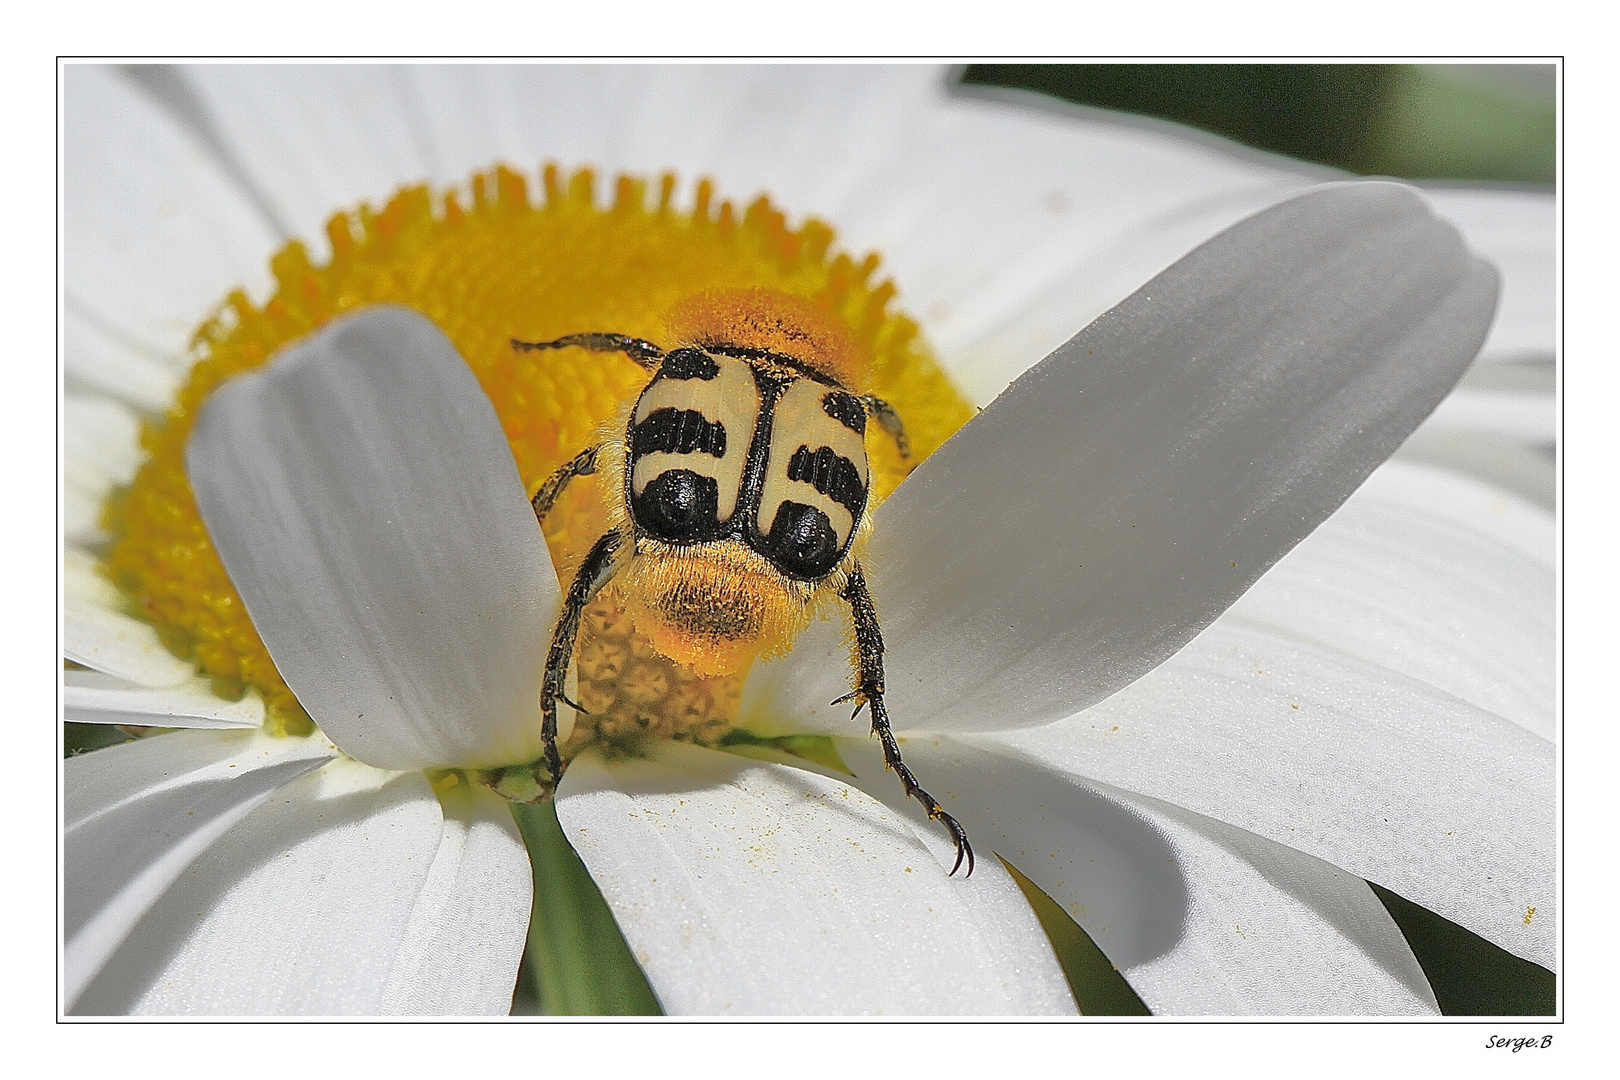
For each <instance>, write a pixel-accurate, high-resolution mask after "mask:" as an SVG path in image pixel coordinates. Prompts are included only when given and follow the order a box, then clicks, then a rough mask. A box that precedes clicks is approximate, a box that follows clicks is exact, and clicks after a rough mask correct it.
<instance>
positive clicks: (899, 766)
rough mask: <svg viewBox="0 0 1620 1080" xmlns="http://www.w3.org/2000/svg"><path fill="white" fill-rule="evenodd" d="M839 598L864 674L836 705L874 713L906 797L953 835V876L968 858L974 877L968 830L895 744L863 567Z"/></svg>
mask: <svg viewBox="0 0 1620 1080" xmlns="http://www.w3.org/2000/svg"><path fill="white" fill-rule="evenodd" d="M839 595H840V596H842V597H843V598H844V599H845V600H846V601H848V602H849V609H850V611H851V613H853V615H854V617H855V647H856V651H857V652H858V653H859V664H860V671H859V673H858V681H857V685H856V687H855V690H854V691H853V692H852V693H849V694H846V695H844V696H843V697H841V698H839V699H838V701H835V702H833V704H834V705H837V704H839V702H844V701H854V702H856V706H855V716H859V715H860V713H861V709H862V708H870V709H871V710H872V734H874V735H876V736H877V737H878V741H879V742H881V743H882V744H883V764H884V765H885V766H887V767H888V768H889V769H891V770H893V772H894V774H895V775H896V776H898V777H899V778H900V786H901V787H903V788H904V789H905V792H906V795H907V796H908V797H909V798H913V799H916V800H917V801H918V802H920V803H922V804H923V808H924V809H925V810H927V811H928V816H929V817H930V818H933V819H934V820H935V821H937V822H939V823H940V824H941V825H944V826H945V828H946V830H947V831H949V832H950V834H951V839H952V840H953V841H954V842H955V843H956V865H955V866H952V867H951V873H952V875H954V874H955V873H956V872H957V871H958V870H960V869H961V868H962V860H963V859H966V860H967V868H968V869H967V872H968V876H970V877H971V876H972V874H973V848H972V846H970V845H969V844H968V838H967V832H966V830H964V829H963V828H962V826H961V825H959V824H957V821H956V819H955V818H953V817H951V815H949V814H947V813H946V812H945V809H944V807H942V806H940V805H939V801H938V800H936V799H935V798H934V797H933V796H932V795H930V794H928V792H926V791H924V790H923V789H922V787H921V786H920V785H919V784H918V783H917V778H916V777H915V776H912V775H911V770H910V769H908V768H906V763H905V762H904V761H901V760H900V745H899V743H897V742H895V739H894V732H893V731H892V730H890V728H889V710H888V709H887V708H886V707H885V706H884V704H883V635H882V633H880V632H879V630H878V622H877V609H876V608H874V607H873V606H872V594H871V593H869V592H867V591H866V577H865V575H864V574H862V573H861V568H860V566H859V565H856V567H855V570H854V572H853V573H851V574H850V575H849V582H848V583H847V584H846V585H845V586H844V590H843V592H842V593H840V594H839ZM853 718H854V717H851V719H853Z"/></svg>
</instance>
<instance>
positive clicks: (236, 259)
mask: <svg viewBox="0 0 1620 1080" xmlns="http://www.w3.org/2000/svg"><path fill="white" fill-rule="evenodd" d="M62 134H63V166H64V169H63V185H64V190H63V194H64V197H65V205H66V212H65V214H64V216H63V244H64V250H63V254H64V271H65V276H66V282H67V298H68V310H69V312H70V313H73V312H75V309H77V311H78V312H80V313H85V314H88V315H89V316H90V319H89V320H88V321H89V322H91V323H93V324H95V325H97V326H99V327H100V328H101V330H102V331H103V333H102V338H103V339H104V340H103V341H101V342H97V343H96V344H95V347H101V348H110V349H112V350H113V351H114V352H118V351H120V350H121V351H122V352H123V353H125V354H127V359H128V361H129V362H130V363H131V364H134V365H137V366H138V365H140V364H142V363H145V364H158V365H164V364H174V363H176V362H178V361H180V360H181V359H182V356H183V353H184V351H185V346H186V342H187V340H188V339H189V338H190V336H191V334H192V332H193V331H194V330H196V328H197V324H198V323H200V322H201V321H202V319H203V316H204V315H206V314H207V313H208V312H209V311H210V310H211V309H212V308H213V307H214V305H216V304H218V303H219V302H220V301H221V300H222V299H224V296H225V293H226V291H227V290H229V289H231V288H233V287H235V286H246V287H249V288H251V289H252V290H254V291H255V293H262V291H263V289H264V286H265V285H266V284H267V282H268V275H267V273H266V259H267V256H268V255H269V254H270V252H271V251H273V250H274V248H275V237H274V235H273V234H272V233H270V231H269V230H268V229H267V228H266V226H265V225H264V223H263V221H262V220H261V218H260V217H259V215H258V213H257V212H256V211H255V210H254V209H253V207H252V205H251V203H249V202H248V201H247V200H246V199H245V198H243V197H242V195H241V194H240V193H239V192H238V190H237V188H236V187H235V185H234V184H233V183H232V182H231V181H230V180H229V179H228V178H227V177H226V176H225V174H224V173H223V172H221V171H220V169H219V168H218V167H217V166H216V165H215V163H214V162H213V160H212V159H211V158H210V157H209V156H208V154H207V153H206V152H205V151H204V150H203V149H202V148H201V146H200V145H199V144H198V143H197V141H196V140H195V139H194V138H193V137H192V136H191V135H190V134H188V133H187V132H186V131H185V130H184V129H183V128H182V127H181V126H180V125H178V124H176V123H175V122H174V120H172V119H171V118H170V117H169V116H168V114H166V113H165V112H164V111H163V110H162V109H161V108H160V107H159V106H157V105H156V104H155V103H154V102H153V101H152V100H151V99H150V98H148V97H147V96H146V95H144V94H142V93H141V92H140V91H139V90H137V89H136V88H135V87H134V86H133V85H132V84H131V83H130V82H129V81H128V80H127V79H126V78H124V77H123V76H122V75H120V74H119V73H118V72H117V70H116V69H115V68H110V67H105V66H101V65H92V64H69V65H67V67H66V68H65V69H64V73H63V131H62ZM69 328H70V334H69V338H68V342H67V365H68V372H69V374H73V373H74V372H75V371H76V370H77V369H78V367H79V366H80V364H81V362H82V361H83V360H85V359H86V357H84V356H83V355H81V352H80V347H79V344H78V343H76V341H75V337H74V333H73V321H72V320H71V319H70V322H69ZM114 366H116V365H114ZM143 404H145V403H144V402H143ZM158 404H159V407H162V406H163V405H166V404H167V402H166V401H163V402H159V403H158Z"/></svg>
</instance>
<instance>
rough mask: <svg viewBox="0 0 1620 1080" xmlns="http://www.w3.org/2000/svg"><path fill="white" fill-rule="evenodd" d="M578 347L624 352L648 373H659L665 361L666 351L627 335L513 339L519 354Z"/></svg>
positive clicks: (595, 350)
mask: <svg viewBox="0 0 1620 1080" xmlns="http://www.w3.org/2000/svg"><path fill="white" fill-rule="evenodd" d="M569 346H577V347H579V348H581V349H588V350H590V351H591V352H604V353H612V352H622V353H624V355H626V356H628V357H629V358H630V359H632V360H634V361H635V362H636V363H638V364H640V365H641V366H642V367H644V368H646V369H647V370H648V371H657V370H658V364H659V362H660V361H661V360H663V359H664V350H663V349H660V348H659V347H658V346H656V345H654V344H653V343H652V342H650V341H644V340H642V339H641V338H633V337H630V336H629V335H627V334H568V335H566V336H564V337H560V338H558V339H556V340H555V341H519V340H518V339H517V338H513V339H512V348H514V349H516V350H517V351H518V352H538V351H539V350H541V349H566V348H568V347H569Z"/></svg>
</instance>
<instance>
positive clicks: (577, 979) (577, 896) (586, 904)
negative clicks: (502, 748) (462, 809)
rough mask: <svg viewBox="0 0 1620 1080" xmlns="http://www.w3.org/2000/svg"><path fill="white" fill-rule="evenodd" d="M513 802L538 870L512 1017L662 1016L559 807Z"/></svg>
mask: <svg viewBox="0 0 1620 1080" xmlns="http://www.w3.org/2000/svg"><path fill="white" fill-rule="evenodd" d="M511 805H512V816H513V818H515V819H516V820H517V824H518V829H519V830H521V831H522V833H523V842H524V843H525V844H526V845H528V848H529V864H530V865H531V866H532V867H533V868H534V910H533V911H532V913H531V914H530V916H529V942H528V947H527V948H526V949H525V950H524V953H523V963H522V966H521V967H520V969H519V971H518V985H517V994H516V995H515V997H514V998H513V1001H512V1012H513V1013H514V1014H519V1015H550V1016H659V1015H662V1012H663V1010H661V1009H660V1008H659V1007H658V999H657V998H656V997H655V996H653V992H652V987H651V986H649V985H648V983H647V976H646V975H644V974H642V971H641V967H640V966H639V965H638V964H637V963H636V960H635V957H633V956H632V955H631V954H630V946H629V945H628V944H627V943H626V942H625V940H624V935H623V934H621V933H620V932H619V924H618V923H616V922H614V921H613V913H612V911H610V910H609V909H608V906H607V901H606V900H604V899H602V892H601V890H600V889H598V888H597V887H596V882H594V881H592V880H591V875H590V873H589V872H588V871H587V870H586V869H585V864H584V863H583V862H581V861H580V858H579V855H578V854H576V853H575V851H574V848H573V846H572V845H571V844H569V843H568V838H567V837H566V836H564V835H563V831H562V826H561V825H560V824H558V822H557V808H556V806H555V805H554V804H553V803H551V802H550V801H549V800H548V801H547V802H545V803H542V804H540V805H538V806H529V805H526V804H523V803H513V804H511Z"/></svg>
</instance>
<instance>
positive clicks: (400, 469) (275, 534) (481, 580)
mask: <svg viewBox="0 0 1620 1080" xmlns="http://www.w3.org/2000/svg"><path fill="white" fill-rule="evenodd" d="M186 469H187V472H188V474H189V475H190V477H191V483H192V488H193V490H194V491H195V492H196V496H197V507H198V509H199V510H201V512H202V516H203V520H204V522H206V523H207V525H208V531H209V535H210V537H211V538H212V540H213V543H214V546H215V548H216V549H218V551H219V554H220V558H221V560H222V561H223V562H224V564H225V569H226V570H227V571H228V572H229V573H230V575H231V581H232V582H233V583H234V584H235V585H236V588H237V591H238V592H240V593H241V595H242V600H243V602H244V603H245V604H246V605H247V609H248V613H249V614H250V615H251V616H252V617H253V624H254V627H255V628H256V629H257V630H258V632H259V635H260V637H262V638H263V639H264V643H265V647H266V648H267V649H269V651H270V655H271V657H272V658H273V659H274V660H275V662H276V667H277V669H279V670H280V672H281V674H282V676H283V678H285V679H286V680H287V685H288V686H290V687H291V688H292V690H293V692H294V693H295V694H297V695H298V700H299V702H300V703H301V704H302V705H303V706H304V708H305V709H307V710H308V711H309V714H310V715H311V716H312V717H314V719H315V721H316V723H318V724H319V725H320V726H321V730H322V731H324V732H326V734H327V735H328V736H329V737H330V738H331V739H332V741H334V742H335V743H337V744H338V746H340V747H342V748H343V750H344V751H345V752H346V753H348V754H351V755H353V756H354V757H356V758H358V759H359V760H361V761H365V762H367V763H369V764H372V765H376V766H378V767H379V768H399V769H406V768H426V767H432V766H449V765H460V766H469V767H475V766H493V765H501V764H510V763H511V762H514V761H523V760H532V759H534V758H536V757H538V756H539V755H540V751H541V747H540V718H539V705H538V696H539V687H540V672H541V664H542V663H543V659H544V656H545V649H546V644H547V642H548V640H549V637H550V630H551V621H552V619H553V618H555V616H556V612H557V602H558V596H559V590H558V587H557V579H556V574H555V573H554V572H553V570H552V568H551V560H550V557H549V556H548V554H547V552H546V546H545V541H544V540H543V539H542V538H541V535H540V529H539V527H538V526H537V525H536V524H535V520H534V513H533V511H532V510H530V508H529V504H528V498H527V496H526V495H525V493H524V490H523V484H522V482H521V481H520V480H519V478H518V473H517V466H516V465H515V464H514V463H513V461H512V452H511V450H510V449H509V448H508V446H507V443H506V437H505V435H504V433H503V432H502V431H501V426H500V423H499V421H497V420H496V418H495V410H494V407H493V406H491V405H490V403H489V398H488V397H487V396H485V394H484V391H483V389H482V387H480V386H479V385H478V380H477V379H476V378H475V377H474V376H473V373H472V372H471V370H469V369H468V367H467V365H466V363H465V362H464V361H463V360H462V359H461V357H460V356H459V355H458V354H457V353H456V350H455V347H454V346H453V345H452V344H451V343H450V341H449V339H448V338H446V337H445V336H444V334H443V333H441V332H440V331H439V329H438V328H437V327H435V326H434V325H433V324H432V323H431V322H430V321H428V320H427V319H426V318H424V317H423V316H421V315H418V314H417V313H415V312H412V311H407V310H406V309H404V308H395V307H375V308H369V309H366V310H365V311H362V312H360V313H358V314H355V315H350V316H347V317H345V318H342V319H339V320H335V321H334V322H332V323H331V324H329V325H328V326H327V327H326V328H324V329H322V330H321V331H319V332H317V333H316V334H314V335H312V336H311V337H309V338H306V339H305V340H304V341H302V342H300V343H298V344H296V345H293V346H290V347H288V348H287V349H285V350H283V351H282V352H281V353H280V354H279V355H278V356H277V357H276V358H274V359H273V360H272V361H271V363H270V364H269V365H268V366H267V367H265V368H263V369H262V370H260V371H258V372H255V373H253V374H251V375H246V376H243V377H241V378H239V379H236V380H233V381H232V382H230V383H227V384H226V385H225V386H224V387H222V388H221V389H219V390H218V391H216V392H215V393H214V395H213V396H212V397H211V398H209V400H208V402H207V403H206V404H205V405H204V407H203V410H202V413H201V415H200V416H199V417H198V419H197V426H196V428H195V429H194V431H193V432H192V436H191V441H190V442H189V444H188V445H187V448H186Z"/></svg>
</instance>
